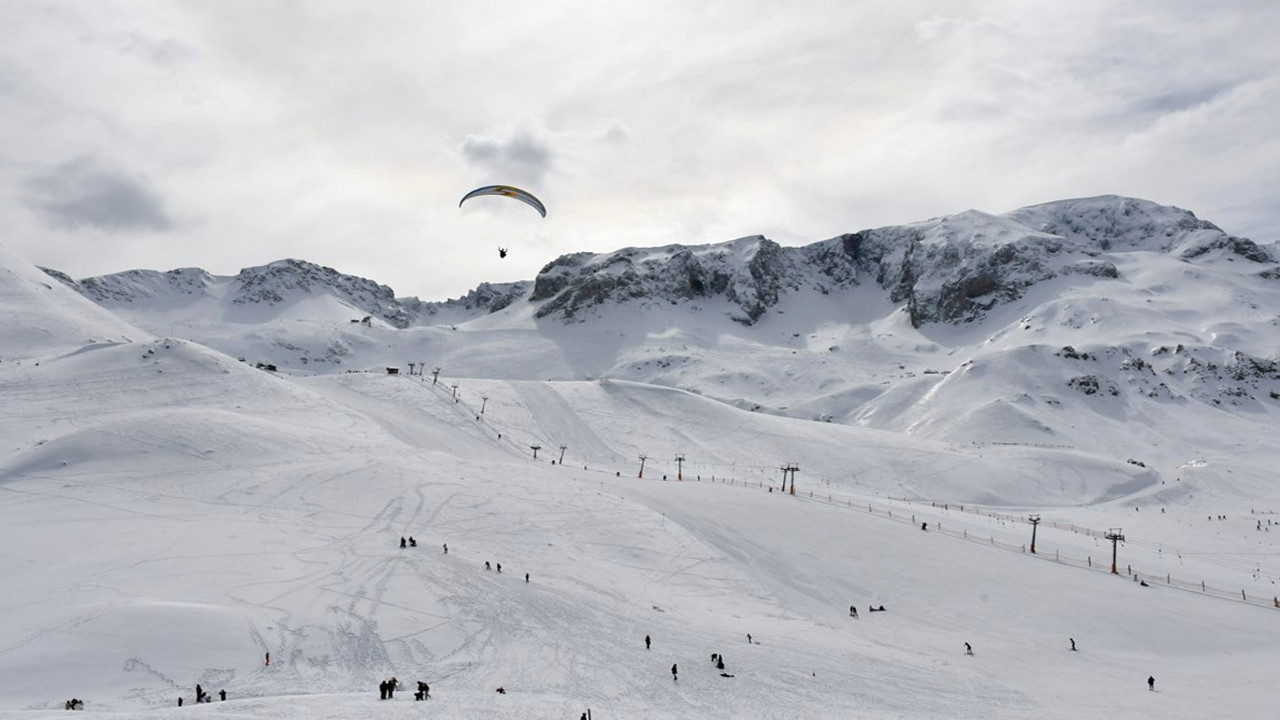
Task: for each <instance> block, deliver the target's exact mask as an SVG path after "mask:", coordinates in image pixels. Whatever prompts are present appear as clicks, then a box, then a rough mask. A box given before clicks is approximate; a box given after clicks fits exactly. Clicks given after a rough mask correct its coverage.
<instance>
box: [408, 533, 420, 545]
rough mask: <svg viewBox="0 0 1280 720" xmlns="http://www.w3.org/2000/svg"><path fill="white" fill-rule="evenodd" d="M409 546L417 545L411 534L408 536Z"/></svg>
mask: <svg viewBox="0 0 1280 720" xmlns="http://www.w3.org/2000/svg"><path fill="white" fill-rule="evenodd" d="M409 547H418V541H417V540H414V539H413V536H412V535H410V536H409Z"/></svg>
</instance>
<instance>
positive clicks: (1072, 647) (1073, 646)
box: [1068, 638, 1076, 651]
mask: <svg viewBox="0 0 1280 720" xmlns="http://www.w3.org/2000/svg"><path fill="white" fill-rule="evenodd" d="M1068 639H1069V640H1071V649H1072V651H1074V650H1075V649H1076V639H1075V638H1068Z"/></svg>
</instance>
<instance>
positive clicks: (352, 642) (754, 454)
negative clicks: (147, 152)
mask: <svg viewBox="0 0 1280 720" xmlns="http://www.w3.org/2000/svg"><path fill="white" fill-rule="evenodd" d="M1278 280H1280V271H1277V266H1276V262H1275V255H1274V248H1272V247H1266V246H1260V245H1258V244H1255V243H1253V242H1251V241H1248V240H1244V239H1242V238H1235V237H1232V236H1230V235H1227V234H1225V233H1223V232H1221V231H1220V230H1218V229H1217V228H1215V227H1213V226H1212V225H1210V224H1208V223H1205V222H1203V221H1200V220H1198V219H1196V218H1195V217H1194V216H1192V215H1191V214H1190V213H1187V212H1186V211H1182V210H1177V209H1173V208H1166V207H1161V206H1158V205H1155V204H1152V203H1147V202H1144V201H1137V200H1131V199H1124V198H1114V197H1103V198H1091V199H1086V200H1074V201H1063V202H1058V203H1049V204H1046V205H1039V206H1034V207H1031V208H1024V209H1022V210H1017V211H1014V212H1011V213H1007V214H1005V215H1001V216H994V215H986V214H983V213H978V212H975V211H970V212H967V213H962V214H960V215H956V216H952V217H947V218H940V219H935V220H931V221H927V222H923V223H916V224H913V225H909V226H900V227H891V228H878V229H873V230H864V231H862V232H858V233H852V234H848V235H843V236H840V237H837V238H833V239H830V240H826V241H823V242H819V243H815V244H813V245H810V246H807V247H803V248H784V247H781V246H779V245H777V244H776V243H773V242H771V241H769V240H767V239H764V238H758V237H757V238H744V239H740V240H734V241H731V242H728V243H721V244H714V245H705V246H699V247H679V246H667V247H658V248H628V249H623V250H619V251H617V252H614V253H603V254H575V255H569V256H565V257H562V258H559V259H557V260H555V261H554V262H552V263H550V264H549V265H548V266H547V267H546V268H544V269H543V271H542V272H541V273H539V275H538V277H537V278H535V279H534V280H532V281H530V282H527V283H513V284H507V285H482V286H481V287H479V288H477V289H476V290H475V291H473V292H472V293H470V294H469V295H467V296H465V297H463V298H459V299H456V300H451V301H447V302H442V303H432V302H424V301H421V300H418V299H416V298H396V297H395V296H394V294H393V292H392V291H391V290H390V289H389V288H387V287H385V286H382V285H379V284H377V283H376V282H373V281H370V280H366V279H361V278H354V277H351V276H346V275H343V274H341V273H339V272H337V271H336V270H333V269H329V268H322V267H319V266H315V265H312V264H309V263H305V262H302V261H297V260H286V261H280V262H277V263H272V264H271V265H268V266H265V267H261V268H248V269H246V270H244V271H242V272H241V273H240V274H239V275H237V276H235V277H219V276H215V275H211V274H209V273H207V272H204V271H202V270H199V269H182V270H174V271H170V272H164V273H162V272H152V271H131V272H126V273H120V274H116V275H110V276H104V277H100V278H90V279H84V280H79V281H76V280H73V279H71V278H69V277H66V276H65V275H62V274H60V273H57V271H55V270H46V271H45V272H44V273H41V272H40V271H39V270H38V269H36V268H35V267H34V266H31V265H29V264H27V263H26V262H25V261H23V260H22V259H21V258H16V257H13V256H11V255H7V254H2V253H0V318H2V319H0V397H3V399H4V402H3V403H0V546H2V547H5V548H7V551H6V552H3V553H0V577H2V578H4V582H3V583H0V609H2V610H3V611H4V612H3V614H0V617H2V618H3V619H0V717H6V718H7V717H10V716H12V717H22V718H36V717H51V716H53V715H59V716H61V715H63V714H65V713H64V711H62V710H61V707H62V703H63V702H64V701H65V700H66V699H68V698H71V697H79V698H81V699H85V700H86V701H87V702H86V708H87V711H88V713H89V714H90V715H95V714H98V715H100V716H103V717H122V716H124V715H125V714H127V715H128V716H130V717H134V716H147V717H151V716H156V717H158V716H162V715H168V714H170V713H175V712H186V713H189V712H192V711H196V712H199V711H201V710H199V709H195V708H189V707H188V708H183V709H182V710H179V709H178V708H177V707H176V700H177V698H178V697H185V698H186V700H187V702H188V703H190V702H191V700H192V699H193V698H192V695H193V693H192V688H193V687H194V684H195V683H197V682H200V683H202V684H203V687H204V688H205V689H207V690H211V691H212V690H216V689H219V688H226V689H227V690H228V694H229V699H228V704H227V705H225V706H221V705H219V706H218V707H216V708H208V709H207V710H208V711H213V712H220V711H225V712H227V713H230V714H234V715H236V716H237V717H246V718H272V717H308V718H337V717H350V716H365V715H368V714H370V713H371V712H375V713H378V714H388V715H389V716H393V717H402V716H403V717H409V716H410V715H413V716H415V717H416V716H418V715H420V714H421V712H416V711H417V710H418V709H419V706H415V705H408V704H406V703H403V702H402V700H407V699H408V698H407V697H404V695H408V694H411V691H412V687H413V682H414V681H416V680H426V681H428V682H430V683H431V685H432V695H433V699H432V700H431V701H430V703H431V704H430V706H429V708H428V709H429V711H430V714H433V715H440V716H442V717H445V716H447V717H457V718H481V717H483V718H510V719H511V720H514V719H515V718H548V719H549V718H559V717H578V716H579V714H580V713H582V712H583V711H584V710H585V709H586V708H593V709H594V716H595V717H602V718H603V717H616V718H686V717H688V718H693V717H721V716H723V717H760V718H788V719H790V718H817V717H867V718H890V717H933V718H944V717H945V718H952V717H999V718H1015V717H1019V718H1020V717H1028V716H1035V717H1045V718H1063V719H1064V720H1065V719H1067V718H1072V719H1074V718H1078V717H1115V718H1140V717H1151V716H1153V715H1160V716H1162V717H1174V718H1198V717H1207V716H1222V717H1261V716H1265V714H1266V713H1267V712H1269V711H1270V709H1271V708H1272V707H1273V705H1274V697H1273V695H1272V694H1271V693H1270V687H1271V685H1272V682H1271V678H1270V677H1269V673H1270V672H1271V671H1270V668H1272V667H1274V665H1275V662H1276V660H1277V658H1278V657H1280V655H1278V654H1277V650H1276V648H1277V647H1280V625H1277V624H1276V622H1275V620H1276V617H1277V616H1276V615H1275V613H1280V610H1276V609H1275V608H1273V607H1271V606H1270V605H1268V604H1267V603H1268V599H1269V598H1271V597H1272V596H1273V595H1274V593H1275V592H1276V588H1277V584H1278V583H1280V566H1277V565H1276V564H1275V563H1274V562H1273V558H1276V557H1280V549H1278V548H1277V543H1280V514H1277V513H1280V486H1277V485H1276V483H1275V482H1274V480H1273V475H1274V468H1275V467H1276V466H1277V463H1280V439H1277V437H1276V435H1275V432H1274V428H1275V427H1276V425H1277V412H1278V411H1280V368H1278V366H1277V360H1280V340H1278V338H1280V315H1278V314H1277V310H1276V308H1278V307H1280V283H1278V282H1277V281H1278ZM73 290H74V291H75V292H73ZM77 293H79V294H77ZM90 300H92V302H90ZM409 363H413V364H414V365H415V366H418V367H419V369H420V370H422V369H426V368H432V369H435V370H437V371H438V376H435V375H433V373H432V372H430V371H427V372H425V373H422V372H419V373H417V374H414V375H412V376H410V375H406V374H405V372H403V371H404V370H407V369H408V368H407V367H406V366H407V365H408V364H409ZM258 364H262V365H263V366H264V367H265V366H266V365H268V364H270V365H273V366H275V367H277V368H278V369H279V372H271V371H267V370H265V369H257V368H255V365H258ZM388 365H395V366H399V367H400V368H401V369H402V372H401V373H400V374H397V375H391V374H388V373H386V372H385V370H384V366H388ZM539 452H541V455H539V454H538V453H539ZM784 466H786V467H796V468H797V469H798V470H799V478H798V479H799V483H798V484H799V487H800V490H799V491H798V492H796V493H795V494H794V495H791V494H783V493H782V492H779V490H780V488H779V486H778V480H779V471H780V468H781V467H784ZM579 468H581V469H579ZM664 481H666V482H664ZM795 481H796V477H795V474H794V473H793V474H792V488H793V489H794V488H795V485H796V484H797V483H796V482H795ZM974 504H978V505H980V506H981V507H979V508H976V510H977V512H976V513H975V512H974V511H975V508H974V507H973V505H974ZM1029 512H1035V513H1038V514H1040V515H1042V516H1043V519H1044V521H1045V522H1044V523H1043V524H1042V525H1041V526H1040V527H1039V533H1040V535H1039V543H1040V549H1039V551H1038V554H1037V555H1031V554H1029V553H1028V552H1027V542H1028V538H1029V537H1030V536H1031V527H1030V526H1029V525H1027V524H1026V522H1025V517H1026V515H1027V513H1029ZM1111 528H1113V529H1116V530H1120V529H1123V531H1124V534H1125V535H1127V538H1128V540H1127V542H1126V543H1123V544H1121V545H1120V546H1119V548H1118V552H1119V553H1120V559H1119V568H1118V574H1117V575H1116V576H1112V575H1108V574H1106V573H1105V572H1087V571H1088V570H1089V569H1091V568H1093V569H1098V568H1104V569H1105V568H1106V566H1107V563H1109V562H1110V559H1111V550H1112V548H1111V545H1110V543H1108V542H1106V541H1105V540H1104V539H1103V538H1102V535H1103V534H1104V532H1105V531H1106V530H1107V529H1111ZM922 530H923V532H922ZM402 537H415V538H416V544H417V545H418V547H413V548H411V547H405V548H403V549H402V548H401V547H400V543H399V542H398V541H399V540H400V539H401V538H402ZM446 543H447V544H448V546H449V552H448V554H445V553H444V552H443V545H445V544H446ZM486 562H495V563H497V562H500V563H502V564H503V565H504V566H505V567H503V568H502V570H503V572H502V573H501V574H500V573H498V572H497V570H496V569H495V570H493V571H489V572H486V571H485V570H484V569H483V567H484V566H485V563H486ZM524 573H530V576H529V577H527V578H526V576H525V575H524ZM1140 580H1141V581H1142V583H1140V582H1139V581H1140ZM1184 591H1185V592H1184ZM851 604H853V605H856V606H858V607H859V608H860V609H861V610H862V612H863V615H862V617H861V618H858V619H854V618H852V616H851V615H850V614H849V613H847V612H846V609H847V608H848V606H849V605H851ZM868 605H872V606H874V605H887V606H888V611H887V612H886V613H885V614H883V615H882V614H879V613H876V614H874V615H870V614H867V612H866V610H867V606H868ZM1277 607H1280V606H1277ZM747 633H751V634H752V640H751V641H750V643H749V644H748V642H746V641H745V639H746V634H747ZM646 635H650V636H652V638H653V641H654V642H653V647H652V649H646V648H645V647H644V644H643V639H644V637H645V636H646ZM1068 639H1071V640H1072V646H1074V644H1075V642H1074V641H1076V640H1079V641H1080V648H1079V651H1078V652H1072V650H1073V649H1074V647H1068V645H1067V641H1068ZM966 643H972V645H973V647H974V649H975V651H976V652H975V654H974V656H972V657H969V656H966V655H964V654H963V649H962V648H963V647H964V645H965V644H966ZM735 647H736V648H737V649H736V650H735V649H734V648H735ZM266 652H270V653H271V659H272V661H271V664H270V665H269V666H268V665H266V664H265V663H264V662H263V660H264V653H266ZM710 652H717V653H721V654H723V655H725V656H726V657H725V662H726V663H727V666H728V668H727V670H726V671H725V674H724V675H721V674H720V673H721V671H720V670H719V669H714V670H713V666H712V665H710V664H709V663H708V662H707V655H708V653H710ZM672 663H676V664H678V666H679V678H680V679H679V680H678V681H675V682H673V680H672V675H673V673H671V672H670V670H671V669H672ZM393 675H394V676H396V677H399V678H400V679H401V682H402V683H403V684H407V685H408V686H409V688H410V692H409V693H404V692H403V691H402V696H401V697H399V698H397V700H396V701H394V702H386V703H383V704H381V705H378V706H374V703H378V702H379V701H378V700H376V699H374V696H373V694H372V692H371V690H372V689H373V688H374V687H375V686H376V685H377V683H378V681H379V680H383V679H385V678H388V677H390V676H393ZM1149 675H1154V676H1155V677H1156V678H1157V679H1158V680H1157V684H1156V686H1155V690H1156V692H1149V691H1148V689H1147V686H1146V678H1147V677H1148V676H1149ZM499 686H502V687H504V689H505V690H506V691H507V692H506V693H503V694H497V693H495V692H494V689H495V688H497V687H499Z"/></svg>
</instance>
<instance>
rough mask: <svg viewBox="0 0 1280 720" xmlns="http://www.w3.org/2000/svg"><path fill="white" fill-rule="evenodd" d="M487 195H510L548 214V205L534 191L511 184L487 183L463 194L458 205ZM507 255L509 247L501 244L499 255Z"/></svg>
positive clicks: (460, 205) (541, 213)
mask: <svg viewBox="0 0 1280 720" xmlns="http://www.w3.org/2000/svg"><path fill="white" fill-rule="evenodd" d="M485 195H499V196H501V197H509V198H512V199H513V200H519V201H520V202H522V203H524V204H526V205H528V206H529V207H531V208H533V209H534V210H537V211H538V214H539V215H541V216H542V217H546V216H547V206H546V205H543V204H542V201H541V200H539V199H538V198H536V197H534V196H533V193H531V192H529V191H527V190H521V189H520V188H518V187H512V186H510V185H485V186H484V187H478V188H476V189H475V190H472V191H471V192H469V193H467V194H466V195H463V196H462V199H461V200H459V201H458V207H462V204H463V203H465V202H466V201H468V200H470V199H471V198H474V197H483V196H485ZM506 256H507V249H506V248H504V247H502V246H499V247H498V257H499V258H505V257H506Z"/></svg>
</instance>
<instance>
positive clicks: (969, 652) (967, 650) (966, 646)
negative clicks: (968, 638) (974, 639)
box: [964, 643, 973, 655]
mask: <svg viewBox="0 0 1280 720" xmlns="http://www.w3.org/2000/svg"><path fill="white" fill-rule="evenodd" d="M964 654H965V655H972V654H973V646H972V645H970V644H969V643H965V644H964Z"/></svg>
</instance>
